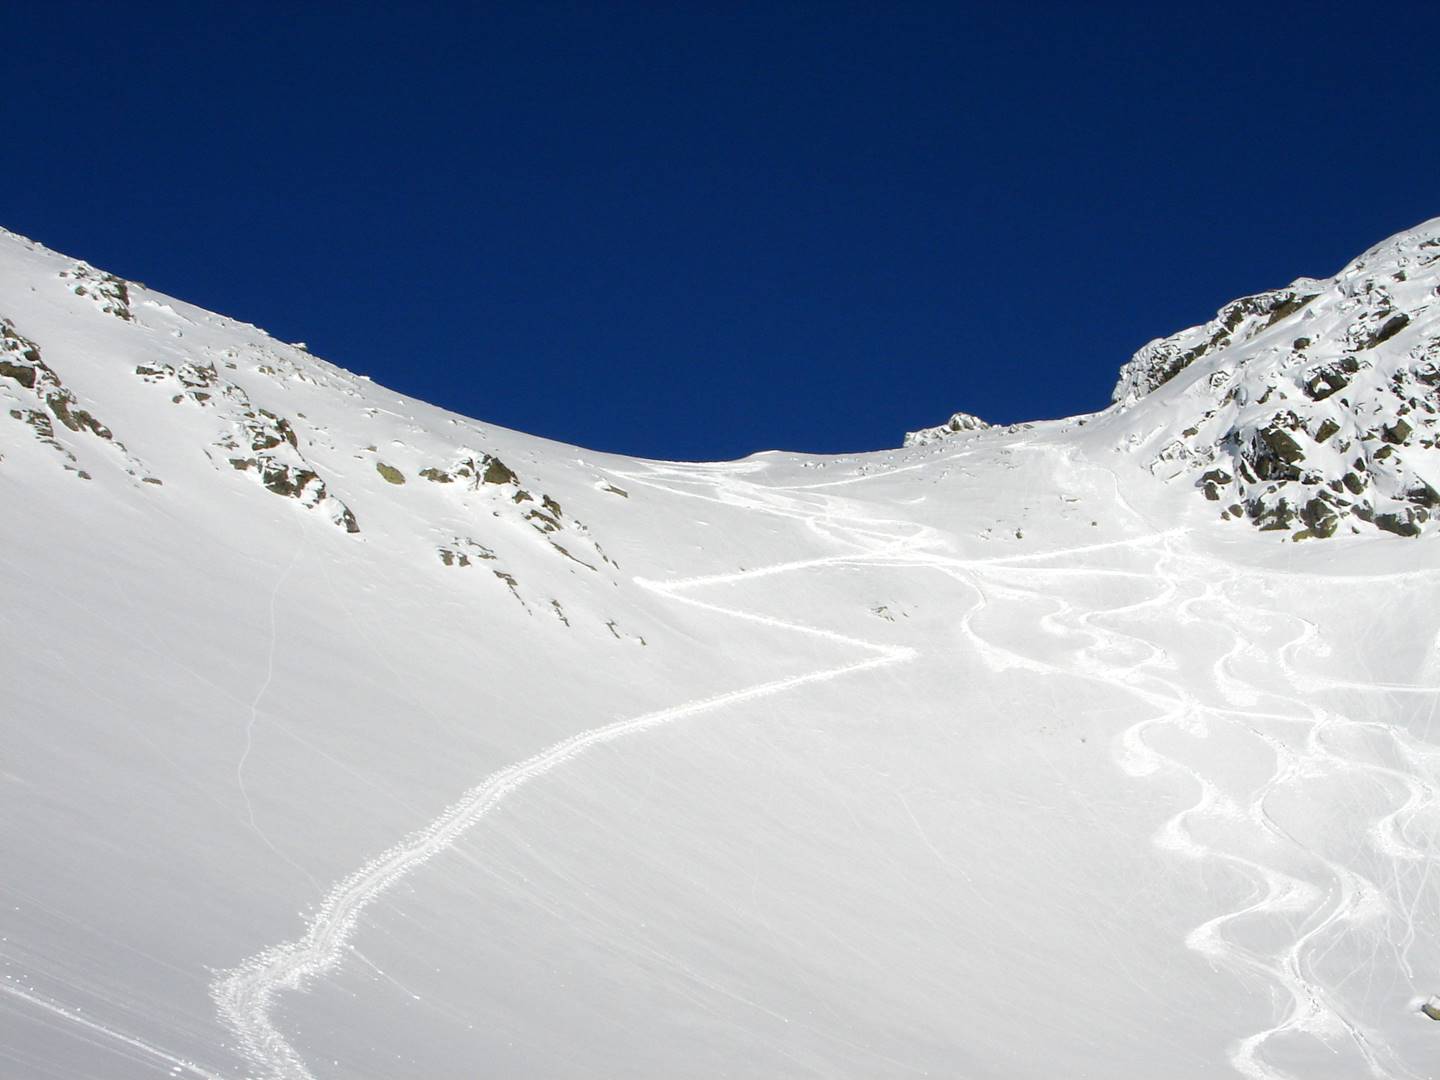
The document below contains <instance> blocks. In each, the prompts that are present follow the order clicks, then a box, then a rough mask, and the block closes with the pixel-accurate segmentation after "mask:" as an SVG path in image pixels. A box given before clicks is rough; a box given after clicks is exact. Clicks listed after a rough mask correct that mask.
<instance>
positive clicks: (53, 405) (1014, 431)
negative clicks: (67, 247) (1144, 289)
mask: <svg viewBox="0 0 1440 1080" xmlns="http://www.w3.org/2000/svg"><path fill="white" fill-rule="evenodd" d="M1436 224H1437V223H1431V224H1430V226H1429V229H1430V232H1424V231H1423V230H1425V228H1426V227H1424V226H1422V227H1421V230H1416V231H1415V233H1414V234H1413V235H1415V236H1422V235H1423V236H1429V235H1431V233H1433V231H1434V229H1435V227H1436ZM1406 235H1411V234H1406ZM1412 250H1413V245H1412ZM1422 269H1423V268H1420V267H1416V266H1413V265H1412V267H1411V273H1409V274H1408V275H1407V277H1408V281H1409V282H1410V283H1412V284H1414V283H1416V282H1419V285H1420V286H1423V287H1425V288H1433V287H1434V286H1435V284H1436V281H1435V280H1434V279H1433V278H1429V277H1426V276H1425V274H1427V273H1429V272H1430V271H1428V270H1425V271H1424V272H1423V273H1422ZM1317 303H1319V302H1318V301H1317ZM1416 303H1419V301H1418V300H1417V301H1416ZM1322 307H1323V305H1322ZM0 317H3V318H5V319H6V320H8V322H7V323H6V325H5V336H4V337H3V339H0V506H3V508H4V512H3V513H0V551H3V554H4V561H3V567H4V571H3V572H4V575H5V576H4V581H5V591H4V596H5V603H4V605H3V607H0V720H3V743H0V836H3V841H4V846H3V853H4V858H3V865H4V868H5V872H4V873H3V874H0V1076H5V1077H11V1076H13V1077H17V1078H18V1077H24V1078H37V1080H39V1078H62V1077H63V1078H84V1077H93V1078H129V1077H137V1078H139V1077H159V1076H177V1077H186V1076H188V1077H207V1078H225V1080H239V1078H255V1080H262V1078H263V1080H322V1078H331V1077H334V1078H339V1077H345V1078H389V1077H425V1078H431V1080H443V1078H450V1077H455V1078H460V1077H474V1076H477V1075H478V1076H497V1077H500V1076H503V1077H656V1078H662V1077H664V1078H672V1077H722V1076H775V1077H837V1076H846V1077H891V1076H893V1077H910V1076H935V1077H966V1078H975V1080H980V1078H1030V1077H1033V1078H1037V1080H1039V1078H1046V1080H1048V1078H1053V1077H1056V1076H1065V1077H1093V1078H1097V1080H1131V1078H1134V1080H1140V1078H1145V1080H1150V1078H1154V1077H1175V1078H1209V1077H1215V1078H1219V1077H1235V1076H1246V1077H1252V1078H1263V1080H1280V1078H1294V1080H1302V1078H1303V1080H1310V1078H1321V1080H1323V1078H1331V1077H1333V1078H1347V1080H1349V1078H1354V1077H1364V1076H1374V1077H1393V1078H1409V1080H1414V1078H1420V1077H1430V1076H1434V1075H1436V1069H1435V1061H1436V1060H1437V1054H1436V1049H1437V1040H1440V1026H1437V1025H1436V1024H1435V1023H1434V1022H1433V1021H1431V1020H1429V1019H1428V1018H1427V1017H1426V1016H1425V1015H1424V1014H1423V1013H1422V1012H1421V1011H1420V1006H1421V1005H1422V1004H1423V1003H1424V1002H1426V1001H1427V1000H1428V999H1429V998H1430V995H1432V994H1436V993H1440V938H1437V934H1440V874H1436V873H1434V869H1435V863H1436V858H1437V853H1440V848H1437V845H1436V840H1437V837H1436V830H1437V824H1440V797H1437V791H1440V726H1437V702H1440V653H1437V648H1436V646H1437V640H1436V638H1437V633H1440V603H1437V601H1440V558H1437V555H1436V554H1435V551H1436V549H1435V547H1434V542H1433V539H1432V537H1431V536H1430V535H1429V534H1428V533H1425V534H1424V535H1421V536H1420V537H1418V538H1413V539H1412V538H1405V537H1401V536H1397V535H1392V534H1391V533H1388V532H1385V531H1383V530H1380V529H1364V530H1361V531H1360V532H1351V531H1350V530H1349V529H1344V528H1342V529H1340V530H1338V531H1337V532H1336V533H1335V535H1334V536H1333V537H1332V538H1330V539H1326V540H1311V541H1308V542H1305V543H1293V542H1290V535H1291V534H1290V533H1289V532H1288V531H1280V532H1276V531H1261V530H1257V529H1254V528H1251V527H1249V526H1247V525H1245V524H1242V523H1241V522H1239V521H1229V522H1226V521H1221V520H1220V519H1219V518H1218V516H1217V511H1218V507H1217V504H1216V502H1213V501H1210V500H1208V499H1206V498H1205V497H1204V496H1203V494H1202V493H1201V492H1200V491H1199V490H1197V488H1196V486H1195V480H1194V478H1193V477H1192V476H1190V475H1189V474H1188V473H1187V472H1185V471H1184V470H1183V469H1179V468H1177V469H1176V470H1175V471H1174V472H1169V473H1167V472H1165V471H1164V470H1157V469H1156V468H1155V467H1154V462H1155V460H1157V459H1156V457H1155V454H1154V450H1155V448H1156V447H1158V446H1162V445H1167V440H1166V433H1167V432H1171V433H1176V434H1177V435H1178V433H1179V431H1180V430H1181V429H1182V428H1184V427H1185V426H1186V425H1187V424H1189V423H1190V422H1191V419H1192V417H1191V413H1192V412H1194V410H1195V409H1196V408H1198V407H1200V406H1197V404H1196V400H1195V393H1193V392H1191V391H1190V390H1189V389H1188V388H1190V387H1191V386H1198V385H1200V383H1201V382H1202V376H1201V375H1195V376H1193V377H1192V376H1184V377H1183V378H1180V377H1175V378H1171V379H1170V380H1169V381H1167V382H1166V383H1165V384H1164V385H1161V384H1158V383H1157V384H1156V387H1152V388H1151V389H1150V390H1149V391H1148V392H1146V393H1142V394H1138V395H1127V394H1124V393H1122V394H1121V395H1120V399H1121V400H1120V401H1119V402H1118V403H1117V404H1116V405H1115V406H1114V407H1112V408H1111V409H1110V410H1107V411H1106V412H1104V413H1100V414H1096V415H1094V416H1090V417H1079V418H1074V419H1071V420H1064V421H1054V422H1045V423H1037V424H1032V425H1024V426H1020V427H1016V428H1010V429H1003V430H1001V429H989V430H974V431H967V432H965V433H964V434H963V436H961V437H954V438H945V439H939V440H936V441H934V442H929V443H925V444H922V445H916V446H912V447H909V448H905V449H901V450H896V451H891V452H882V453H874V454H861V455H853V456H840V457H814V456H805V455H797V454H779V453H762V454H756V455H754V456H752V457H750V458H747V459H745V460H743V461H737V462H724V463H703V464H686V463H676V462H658V461H644V460H636V459H630V458H623V457H618V456H614V455H608V454H602V453H595V452H591V451H588V450H581V449H577V448H575V447H571V446H565V445H562V444H558V443H554V442H549V441H546V440H542V439H537V438H533V437H530V436H527V435H523V434H519V433H516V432H512V431H507V430H505V429H502V428H499V427H495V426H493V425H489V424H484V423H480V422H477V421H474V420H470V419H467V418H464V417H461V416H457V415H454V414H451V413H448V412H446V411H444V410H441V409H438V408H435V407H432V406H429V405H426V404H424V403H421V402H418V401H415V400H412V399H409V398H405V397H401V396H399V395H396V394H394V393H393V392H390V391H388V390H386V389H385V388H383V387H381V386H378V385H376V384H374V383H372V382H371V381H369V380H368V379H366V378H364V377H363V376H356V375H352V374H350V373H347V372H345V371H343V370H341V369H339V368H337V367H334V366H332V365H330V364H328V363H325V362H324V361H322V360H319V359H317V358H316V357H314V356H312V355H310V354H309V353H308V352H306V351H304V349H303V348H301V347H299V346H293V345H287V344H283V343H281V342H278V341H275V340H273V339H271V338H270V337H268V336H267V335H266V334H265V333H264V332H263V331H261V330H259V329H257V328H255V327H253V326H249V325H247V324H244V323H241V322H238V321H235V320H232V319H228V318H224V317H221V316H218V315H214V314H211V313H209V312H206V311H202V310H200V309H197V308H195V307H192V306H190V305H187V304H185V303H183V302H181V301H178V300H175V299H172V298H169V297H165V296H162V295H159V294H157V293H154V292H152V291H150V290H148V289H146V288H143V287H141V286H138V285H136V284H134V283H123V282H118V281H116V280H115V279H111V278H108V277H107V275H105V274H103V273H102V272H100V271H97V270H94V269H92V268H90V267H87V266H85V265H84V264H77V262H76V261H75V260H74V259H71V258H68V257H65V256H62V255H59V254H56V253H54V252H51V251H48V250H46V249H45V248H43V247H40V246H38V245H36V244H33V243H31V242H29V241H26V240H24V239H23V238H20V237H17V236H14V235H12V234H3V235H0ZM1287 317H1288V316H1287ZM1425 325H1426V324H1425V323H1424V322H1423V319H1422V318H1421V317H1420V316H1416V317H1415V318H1412V320H1411V325H1410V327H1409V328H1408V330H1407V333H1411V334H1414V333H1418V332H1420V330H1421V329H1422V328H1423V327H1424V326H1425ZM1287 332H1288V331H1287ZM394 339H395V343H396V347H397V348H403V340H404V337H403V329H402V328H397V330H396V331H395V332H394ZM1396 340H1397V341H1399V340H1400V339H1399V338H1398V337H1397V338H1396ZM1317 347H1318V346H1317ZM1378 347H1379V346H1377V348H1378ZM1405 347H1406V348H1407V349H1417V348H1423V342H1421V343H1417V342H1415V341H1413V340H1409V339H1407V341H1406V342H1405ZM1407 355H1408V354H1407ZM1232 359H1233V358H1232ZM1246 359H1247V362H1248V363H1251V364H1254V365H1258V364H1260V363H1261V361H1260V360H1258V359H1255V358H1254V357H1248V354H1247V358H1246ZM1206 362H1209V361H1206ZM1377 366H1380V365H1378V362H1377ZM137 369H139V370H138V371H137ZM1256 370H1258V368H1257V369H1256ZM1386 370H1390V369H1386ZM1247 377H1248V376H1247ZM27 384H28V385H27ZM496 385H500V386H503V378H499V377H497V379H496ZM1136 385H1139V384H1138V383H1137V384H1136ZM1205 385H1207V386H1208V385H1209V384H1208V383H1207V384H1205ZM1336 406H1337V402H1336V401H1334V400H1331V401H1329V402H1328V404H1327V405H1326V408H1327V409H1333V408H1335V407H1336ZM1228 415H1229V414H1226V415H1221V410H1217V411H1216V413H1215V414H1214V416H1212V417H1211V418H1209V419H1211V420H1214V422H1215V423H1217V424H1218V423H1221V422H1230V421H1228V420H1227V419H1226V416H1228ZM67 418H68V420H67ZM1390 419H1392V420H1393V417H1392V418H1390ZM1366 422H1367V423H1369V422H1371V421H1370V418H1367V421H1366ZM1417 426H1418V425H1417ZM1185 438H1187V439H1191V441H1192V444H1193V443H1194V442H1195V441H1196V440H1195V438H1194V437H1189V436H1187V437H1185ZM1217 438H1219V437H1218V436H1217ZM1201 441H1203V437H1202V439H1201ZM1211 445H1215V446H1222V447H1223V446H1224V445H1229V444H1225V443H1223V439H1221V441H1220V442H1216V443H1213V444H1211ZM1432 449H1433V448H1432V447H1429V446H1422V445H1420V444H1419V442H1418V436H1417V442H1416V443H1415V445H1413V446H1411V447H1409V448H1408V456H1407V458H1406V460H1407V461H1410V462H1414V463H1416V464H1413V466H1412V467H1413V468H1414V469H1415V470H1417V471H1423V470H1424V469H1426V468H1428V467H1429V465H1428V461H1429V459H1428V457H1427V456H1426V453H1427V452H1428V451H1431V450H1432ZM1167 460H1168V459H1167ZM156 481H158V483H157V482H156ZM1295 482H1296V483H1301V482H1302V481H1298V480H1297V481H1295ZM1257 483H1258V480H1257ZM1262 493H1263V490H1262ZM1256 497H1260V496H1258V495H1257V496H1256ZM1347 520H1348V519H1347ZM1421 531H1422V532H1423V530H1421Z"/></svg>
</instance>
